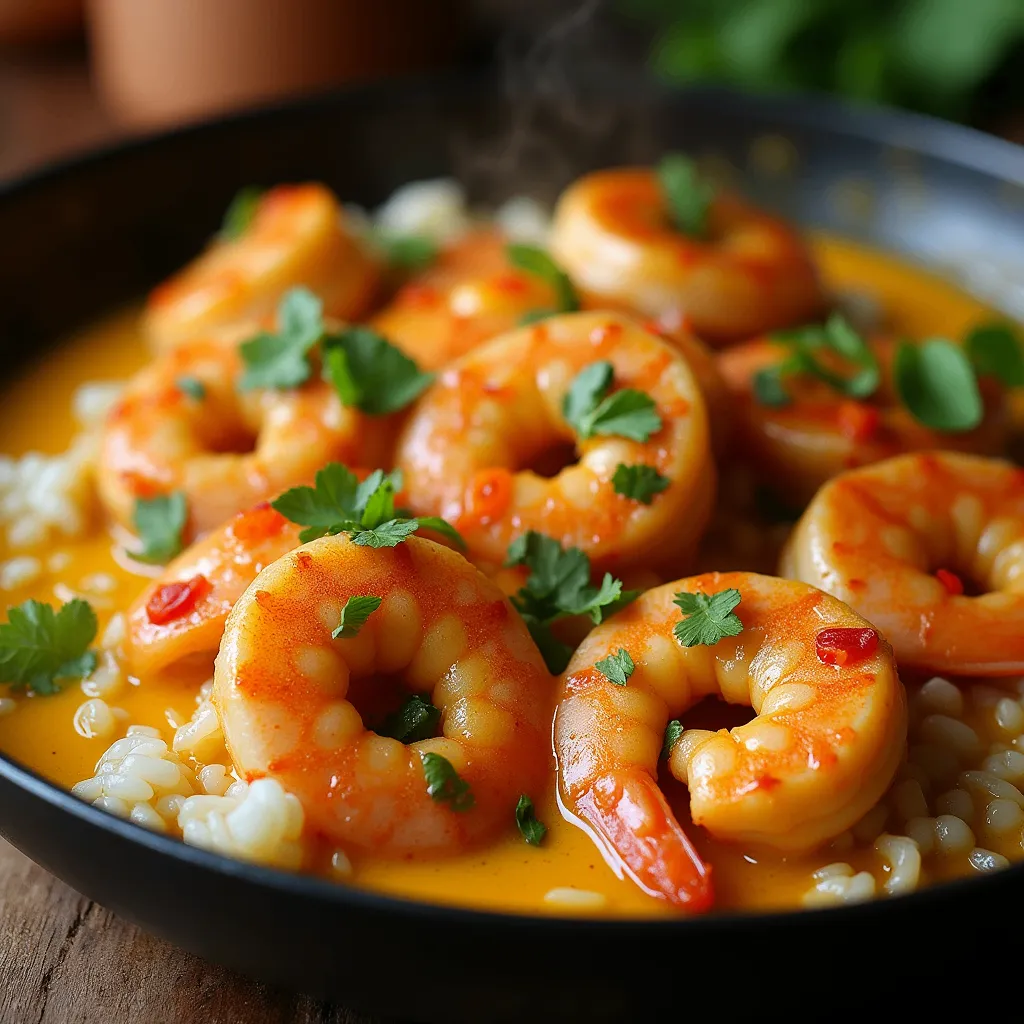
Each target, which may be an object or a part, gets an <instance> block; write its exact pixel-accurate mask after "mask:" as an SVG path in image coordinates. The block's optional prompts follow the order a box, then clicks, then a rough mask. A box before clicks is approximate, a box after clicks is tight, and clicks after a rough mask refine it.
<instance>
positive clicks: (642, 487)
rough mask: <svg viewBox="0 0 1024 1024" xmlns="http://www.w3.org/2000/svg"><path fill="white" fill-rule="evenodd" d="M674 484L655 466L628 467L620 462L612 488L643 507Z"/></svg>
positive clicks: (613, 478)
mask: <svg viewBox="0 0 1024 1024" xmlns="http://www.w3.org/2000/svg"><path fill="white" fill-rule="evenodd" d="M670 483H672V481H671V480H669V478H668V477H667V476H662V475H661V473H659V472H658V471H657V470H656V469H655V468H654V467H653V466H627V465H626V464H625V463H624V462H620V463H619V464H618V466H616V467H615V473H614V474H613V475H612V487H614V488H615V493H616V494H621V495H622V496H623V497H624V498H632V499H633V501H639V502H640V504H641V505H650V503H651V502H652V501H653V500H654V496H655V495H656V494H660V493H661V492H662V491H663V490H665V488H666V487H668V485H669V484H670Z"/></svg>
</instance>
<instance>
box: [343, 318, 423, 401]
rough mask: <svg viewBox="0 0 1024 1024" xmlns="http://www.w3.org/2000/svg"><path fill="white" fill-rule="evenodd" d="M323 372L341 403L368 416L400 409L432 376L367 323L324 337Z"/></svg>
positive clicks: (419, 391) (421, 389)
mask: <svg viewBox="0 0 1024 1024" xmlns="http://www.w3.org/2000/svg"><path fill="white" fill-rule="evenodd" d="M324 374H325V376H326V377H327V378H328V379H329V380H330V381H331V383H332V384H333V385H334V388H335V390H336V391H337V392H338V397H339V398H340V399H341V401H342V404H343V405H348V406H355V407H356V408H358V409H361V410H362V411H363V412H365V413H368V414H369V415H371V416H386V415H387V414H388V413H392V412H397V410H399V409H403V408H404V407H405V406H407V405H408V404H409V403H410V402H412V401H413V400H414V399H416V398H418V397H419V395H420V394H422V392H423V391H424V390H425V389H426V388H427V387H429V385H430V384H431V382H432V381H433V379H434V375H433V374H432V373H422V372H421V371H420V369H419V367H418V366H417V365H416V364H415V363H414V362H413V361H412V360H411V359H410V358H409V357H408V356H407V355H405V353H404V352H401V351H400V350H399V349H397V348H395V346H394V345H392V344H391V343H390V342H389V341H388V340H387V339H386V338H383V337H381V335H379V334H377V332H376V331H372V330H370V328H369V327H349V328H346V329H345V330H344V331H341V332H340V333H339V334H330V335H328V336H327V337H326V338H325V339H324Z"/></svg>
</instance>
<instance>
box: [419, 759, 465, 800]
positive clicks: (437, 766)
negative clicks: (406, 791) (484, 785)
mask: <svg viewBox="0 0 1024 1024" xmlns="http://www.w3.org/2000/svg"><path fill="white" fill-rule="evenodd" d="M421 756H422V758H423V775H424V778H426V780H427V793H428V794H429V795H430V797H431V798H432V799H434V800H436V801H437V802H438V803H446V804H448V805H449V806H450V807H451V809H452V810H453V811H468V810H469V809H470V808H471V807H472V806H473V804H474V803H475V798H474V796H473V791H472V790H471V789H470V788H469V783H468V782H466V780H465V779H461V778H459V773H458V772H457V771H456V770H455V769H454V767H452V763H451V761H449V760H448V759H447V758H446V757H442V756H441V755H440V754H434V753H430V754H423V755H421Z"/></svg>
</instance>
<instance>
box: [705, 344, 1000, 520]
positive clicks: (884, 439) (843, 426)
mask: <svg viewBox="0 0 1024 1024" xmlns="http://www.w3.org/2000/svg"><path fill="white" fill-rule="evenodd" d="M869 345H870V348H871V349H872V351H873V352H874V354H875V356H876V357H877V359H878V365H879V369H880V370H881V377H882V379H881V383H880V385H879V388H878V390H877V391H876V392H875V394H873V395H872V396H871V398H870V399H869V400H865V401H854V400H853V399H847V398H843V397H842V395H840V394H839V393H838V392H837V391H835V390H834V389H833V388H831V387H830V386H829V385H828V384H826V383H824V382H822V381H820V380H818V379H817V378H815V377H812V376H810V375H807V374H795V375H792V376H787V377H786V378H785V387H786V391H787V392H788V394H789V398H790V401H789V403H788V404H787V405H783V406H772V405H765V404H762V403H761V402H759V401H758V399H757V396H756V394H755V392H754V380H755V377H756V375H757V373H758V372H759V371H761V370H765V369H768V368H769V367H773V366H777V365H778V364H779V363H780V362H781V361H782V360H783V359H784V358H785V350H784V349H783V348H782V347H781V346H780V345H779V344H778V343H777V342H774V341H772V340H771V339H770V338H759V339H757V340H755V341H751V342H747V343H746V344H742V345H736V346H734V347H732V348H729V349H727V350H726V351H724V352H721V353H720V354H719V356H718V368H719V370H720V371H721V375H722V377H723V378H724V379H725V383H726V386H727V388H728V390H729V392H730V394H731V397H732V402H731V403H730V409H731V410H732V413H733V416H734V442H735V443H734V448H733V455H734V457H735V458H737V459H738V460H739V461H741V462H743V463H745V464H747V465H748V466H749V467H750V468H751V469H752V470H753V471H754V472H755V473H756V474H757V475H758V477H759V478H760V479H761V480H762V481H764V482H765V483H767V484H769V485H770V486H771V487H772V488H773V489H774V490H775V491H777V492H778V493H779V494H780V495H781V496H783V497H784V498H785V499H786V500H787V501H788V502H789V503H790V504H792V505H794V506H797V507H799V506H802V505H803V504H805V503H806V502H807V501H809V500H810V498H811V496H812V495H813V494H814V492H815V491H816V490H817V489H818V488H819V487H820V486H821V485H822V484H823V483H824V482H825V481H826V480H828V479H830V478H831V477H833V476H835V475H836V474H837V473H841V472H843V470H846V469H852V468H854V467H856V466H865V465H868V464H870V463H872V462H878V461H879V460H881V459H886V458H889V457H890V456H893V455H898V454H900V453H901V452H912V451H928V450H931V449H937V448H945V449H953V450H958V451H968V452H975V453H978V454H985V455H995V454H997V453H1000V452H1002V451H1003V450H1004V445H1005V441H1006V434H1007V415H1006V407H1005V398H1004V392H1003V390H1002V389H1001V388H1000V387H999V386H998V384H997V383H996V382H995V381H994V380H990V379H983V380H982V381H981V382H980V384H981V392H982V396H983V398H984V401H985V418H984V420H983V421H982V423H981V424H980V425H979V426H978V427H976V428H975V429H974V430H970V431H966V432H963V433H945V432H940V431H937V430H932V429H930V428H929V427H926V426H924V425H923V424H922V423H919V422H918V421H917V420H916V419H914V417H913V416H911V414H910V412H909V411H908V409H907V408H906V406H904V405H903V404H902V403H901V402H900V400H899V397H898V396H897V394H896V391H895V389H894V387H893V383H892V372H891V371H892V364H893V358H894V356H895V353H896V345H897V342H896V340H895V339H893V338H891V337H885V336H876V337H874V338H871V339H870V341H869ZM838 369H839V368H838V367H837V370H838Z"/></svg>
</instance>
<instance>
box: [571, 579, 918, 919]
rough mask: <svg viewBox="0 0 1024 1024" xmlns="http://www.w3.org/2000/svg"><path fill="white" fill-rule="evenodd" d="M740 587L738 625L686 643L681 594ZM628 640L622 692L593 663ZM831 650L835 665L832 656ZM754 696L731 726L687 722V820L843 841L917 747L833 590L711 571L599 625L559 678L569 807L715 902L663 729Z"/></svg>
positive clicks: (681, 750) (877, 639)
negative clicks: (678, 801) (681, 633)
mask: <svg viewBox="0 0 1024 1024" xmlns="http://www.w3.org/2000/svg"><path fill="white" fill-rule="evenodd" d="M730 588H735V589H736V590H738V591H739V593H740V597H741V600H740V603H739V605H738V607H737V608H736V614H737V615H738V616H739V618H740V619H741V620H742V623H743V631H742V632H741V633H740V634H739V635H737V636H733V637H725V638H724V639H722V640H719V642H718V643H717V644H715V645H714V646H710V647H707V646H696V647H689V648H687V647H683V646H681V645H680V644H679V642H677V640H676V639H675V638H674V637H673V626H674V625H675V624H676V623H677V622H679V621H680V618H681V614H680V612H679V609H678V608H676V607H675V605H674V604H673V597H674V596H675V594H676V593H677V592H678V591H685V592H687V593H707V594H715V593H719V592H721V591H724V590H728V589H730ZM620 648H621V649H624V650H626V651H627V652H629V654H630V655H631V657H632V659H633V662H634V663H635V670H634V671H633V673H632V675H631V676H629V678H628V681H627V683H626V685H625V686H618V685H615V684H614V683H612V682H611V681H610V680H609V679H608V678H606V677H605V675H604V674H603V673H602V672H600V671H599V670H598V669H597V668H595V664H596V662H598V661H600V660H601V659H603V658H605V657H607V656H609V655H611V654H614V653H616V652H617V651H618V650H619V649H620ZM822 659H824V660H822ZM707 695H715V696H718V697H721V698H722V699H724V700H726V701H728V702H730V703H734V704H747V705H749V706H751V707H752V708H753V709H754V711H755V712H756V717H755V718H754V719H753V720H752V721H751V722H749V723H748V724H746V725H741V726H738V727H736V728H734V729H730V730H728V731H726V730H724V729H722V730H719V731H718V732H708V731H707V730H703V729H687V730H685V731H684V732H683V733H682V735H681V736H680V737H679V739H678V740H677V741H676V742H675V744H674V745H673V746H672V750H671V756H670V758H669V769H670V770H671V772H672V774H673V775H674V776H675V777H676V778H677V779H679V780H680V781H681V782H683V783H684V784H685V785H686V786H687V787H688V789H689V793H690V814H691V817H692V820H693V822H694V823H695V824H696V825H701V826H703V827H704V828H706V829H707V830H708V831H709V832H711V833H712V834H713V835H715V836H717V837H718V838H720V839H725V840H730V841H733V842H741V843H757V844H764V845H766V846H770V847H773V848H776V849H779V850H784V851H799V850H806V849H810V848H813V847H815V846H818V845H819V844H821V843H824V842H826V841H828V840H829V839H831V838H833V837H834V836H837V835H839V834H840V833H841V832H843V831H844V830H845V829H847V828H849V827H850V826H851V825H852V824H854V822H856V821H857V820H858V819H859V818H860V817H861V816H862V815H863V814H864V813H865V812H866V811H867V810H868V809H869V808H871V807H872V806H873V805H874V804H875V802H876V801H877V800H878V799H879V798H880V797H881V796H882V795H883V793H884V792H885V791H886V789H887V788H888V786H889V784H890V782H891V781H892V779H893V776H894V774H895V772H896V769H897V767H898V765H899V762H900V760H901V758H902V756H903V750H904V743H905V741H906V729H907V717H906V697H905V694H904V691H903V687H902V685H901V684H900V681H899V678H898V676H897V674H896V668H895V665H894V663H893V657H892V650H891V648H890V647H889V645H888V643H887V642H886V641H885V639H884V638H883V637H881V636H880V635H879V634H878V633H877V632H876V631H875V630H874V629H872V628H871V626H870V625H869V624H868V623H867V622H865V621H864V620H863V619H862V618H861V617H860V616H859V615H857V614H856V613H855V612H853V611H852V610H851V609H850V608H848V607H847V606H846V605H844V604H843V603H842V602H840V601H837V600H836V599H835V598H833V597H830V596H828V595H827V594H824V593H822V592H821V591H820V590H815V589H814V588H813V587H808V586H805V585H804V584H801V583H796V582H793V581H789V580H779V579H775V578H773V577H771V576H758V575H755V574H754V573H743V572H740V573H708V574H706V575H704V576H693V577H690V578H689V579H683V580H677V581H676V582H675V583H669V584H666V585H665V586H663V587H658V588H656V589H655V590H650V591H648V592H647V593H646V594H644V595H643V596H641V597H640V598H639V599H638V600H637V601H635V602H634V603H633V604H631V605H629V606H628V607H627V608H625V609H624V610H623V611H621V612H619V613H618V614H617V615H615V616H613V617H612V618H611V619H609V620H608V621H607V622H605V623H604V624H602V625H600V626H598V627H597V628H596V629H594V630H593V632H592V633H591V634H590V635H589V636H588V637H587V638H586V639H585V640H584V641H583V643H582V645H581V646H580V647H579V649H578V650H577V651H576V654H575V655H574V656H573V659H572V661H571V662H570V664H569V667H568V669H567V670H566V672H565V673H564V675H563V676H562V679H561V685H560V697H559V703H558V710H557V712H556V715H555V730H554V736H555V755H556V758H557V760H558V772H559V788H560V795H561V798H562V801H563V805H564V807H565V809H566V810H567V811H568V812H569V813H570V814H571V815H574V816H577V817H578V818H579V819H581V821H582V823H583V825H584V827H586V828H587V829H588V830H589V831H591V833H592V835H593V836H594V838H595V839H596V840H597V842H598V843H599V844H600V845H601V846H602V848H603V849H604V851H605V853H606V856H608V858H609V861H610V863H611V864H612V866H613V867H615V868H616V869H617V870H619V871H621V872H625V873H626V874H627V875H629V877H631V878H632V879H633V880H634V881H635V882H637V884H639V885H640V886H641V887H642V888H643V889H644V890H645V891H646V892H648V893H649V894H650V895H652V896H655V897H657V898H659V899H664V900H668V901H669V902H671V903H675V904H678V905H679V906H681V907H685V908H690V909H694V910H702V909H705V908H706V907H707V906H708V905H709V904H710V902H711V887H710V880H709V877H708V871H707V869H706V868H705V866H704V865H703V864H702V863H701V861H700V859H699V858H698V857H697V855H696V853H695V852H694V850H693V848H692V846H691V845H690V843H689V840H688V839H687V837H686V834H685V833H684V832H683V830H682V828H681V827H680V825H679V823H678V822H677V820H676V818H675V816H674V814H673V812H672V810H671V808H670V807H669V805H668V803H667V801H666V800H665V797H664V795H663V794H662V792H661V790H660V789H659V788H658V784H657V781H656V778H657V772H658V758H659V754H660V752H661V749H662V742H663V734H664V732H665V728H666V725H667V723H668V722H669V720H670V719H672V718H675V717H677V716H682V721H683V724H684V726H685V721H686V711H687V710H688V709H689V708H691V707H692V706H693V705H694V704H696V703H697V702H698V701H699V700H700V699H701V698H702V697H704V696H707Z"/></svg>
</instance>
